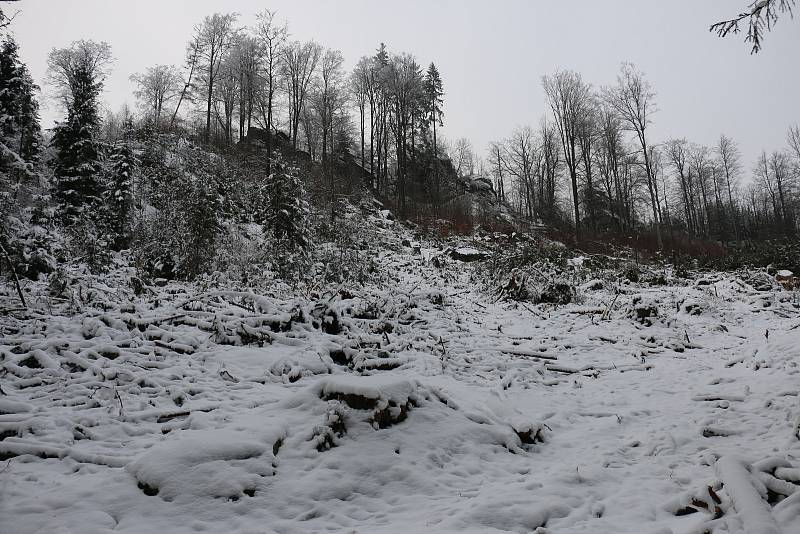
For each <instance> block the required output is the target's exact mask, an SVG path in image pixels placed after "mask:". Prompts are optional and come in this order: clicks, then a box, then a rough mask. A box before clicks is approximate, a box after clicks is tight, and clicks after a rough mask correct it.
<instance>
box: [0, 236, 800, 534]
mask: <svg viewBox="0 0 800 534" xmlns="http://www.w3.org/2000/svg"><path fill="white" fill-rule="evenodd" d="M389 226H391V225H389ZM395 231H396V230H395ZM395 237H396V239H395V241H392V243H391V244H390V245H391V246H389V245H387V246H384V247H381V248H379V249H378V251H377V252H375V255H374V258H373V260H374V261H375V262H376V263H377V264H378V265H380V267H381V269H382V273H383V274H382V278H381V280H380V281H379V282H374V283H366V284H364V285H348V284H336V285H331V284H328V285H327V286H325V287H324V288H317V289H315V290H313V291H307V292H305V293H303V294H291V292H290V291H281V292H278V293H275V294H267V292H265V291H260V292H259V291H257V290H254V289H245V290H242V289H234V288H231V287H226V288H216V289H211V288H207V287H206V288H201V287H199V286H196V285H188V284H168V285H166V286H164V287H158V288H155V287H153V288H150V290H151V291H153V294H150V295H147V294H144V295H141V296H136V295H134V293H133V291H132V290H131V291H128V290H122V289H119V288H120V287H123V286H124V285H125V284H123V283H122V282H121V280H110V279H106V280H105V282H104V281H103V279H102V278H98V279H96V280H94V282H93V283H92V284H91V285H90V287H81V289H80V290H78V289H77V287H76V288H75V292H77V293H78V294H76V293H70V290H69V289H68V288H67V287H65V288H63V293H64V295H65V296H63V297H62V298H61V299H50V300H48V301H47V302H46V305H45V303H44V301H42V302H38V304H37V303H36V302H35V303H34V307H35V308H36V311H30V312H27V313H11V314H9V315H7V316H6V317H4V318H3V320H2V327H1V328H2V337H0V358H2V360H0V362H1V363H2V367H3V374H2V377H0V387H2V391H3V394H0V458H2V459H3V463H2V464H0V471H1V472H0V532H3V533H5V532H9V533H15V534H16V533H33V532H42V533H44V532H75V533H94V532H97V533H99V532H156V531H165V532H196V531H208V532H223V531H224V532H265V531H266V532H318V531H331V532H370V533H371V532H409V531H411V532H434V531H435V532H506V531H511V532H532V531H536V532H540V533H543V532H631V533H634V532H636V533H638V532H652V533H656V532H658V533H670V532H671V533H674V534H682V533H687V534H688V533H691V532H698V533H699V532H705V531H713V532H730V533H734V532H756V531H763V532H787V533H788V532H797V531H800V500H799V499H798V495H800V492H798V491H797V489H798V488H800V485H798V483H800V460H799V459H798V456H799V455H800V435H798V425H799V424H800V419H798V417H800V403H799V402H798V398H799V395H800V388H799V387H798V378H800V377H799V376H798V370H799V369H798V362H800V345H799V344H798V343H797V341H798V340H800V314H799V313H798V309H797V308H796V306H795V303H796V300H793V297H792V296H791V294H790V293H788V292H780V291H778V290H777V289H776V288H771V289H769V290H766V291H758V290H756V289H754V288H753V287H752V285H751V284H749V283H748V282H747V281H746V280H743V279H742V277H739V276H736V275H730V274H728V275H726V274H712V275H709V276H705V277H701V278H699V279H698V280H684V281H683V282H682V283H680V284H678V283H671V284H669V285H653V284H650V283H646V282H639V283H634V282H628V283H624V284H623V283H613V284H610V283H609V281H614V280H613V277H612V276H611V275H609V273H606V272H599V271H598V272H595V271H586V272H580V273H579V274H580V276H577V275H574V274H573V275H570V276H572V277H573V278H575V279H578V278H580V279H585V280H587V282H586V283H584V284H582V285H581V286H580V287H579V288H578V295H577V296H578V297H579V298H578V299H577V302H575V303H572V304H567V305H553V304H538V305H537V304H533V303H530V302H517V301H503V300H493V299H488V298H487V296H486V294H485V293H484V292H482V291H481V289H480V286H481V284H479V283H478V278H477V277H476V275H475V273H474V272H473V270H472V269H471V268H470V267H468V264H465V263H461V262H459V261H455V260H453V259H450V258H448V257H447V256H446V254H444V253H443V252H442V251H440V250H439V249H438V248H436V247H433V246H429V245H426V244H425V243H422V244H420V245H417V244H416V243H413V244H412V245H411V246H407V247H403V246H401V245H400V244H399V243H400V241H401V238H403V237H404V236H402V235H397V236H395ZM406 237H407V238H408V241H409V242H410V236H406ZM387 239H388V237H387ZM393 239H394V238H393ZM571 268H573V269H578V270H580V269H588V268H587V267H584V266H581V265H580V263H578V264H577V265H573V266H571ZM115 272H116V275H114V276H121V277H122V278H124V276H125V271H124V269H122V270H117V271H115ZM762 289H763V288H762ZM8 295H9V299H10V298H12V297H13V294H12V293H11V292H10V290H9V293H8ZM754 525H755V526H754ZM537 529H538V530H537ZM758 529H760V530H758Z"/></svg>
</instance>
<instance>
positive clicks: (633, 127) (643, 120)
mask: <svg viewBox="0 0 800 534" xmlns="http://www.w3.org/2000/svg"><path fill="white" fill-rule="evenodd" d="M603 96H604V98H605V100H606V102H607V103H608V105H609V106H611V108H612V109H614V110H615V111H616V112H617V114H618V115H619V116H620V118H621V119H622V120H623V121H624V122H625V124H626V125H627V128H628V129H629V130H630V131H632V132H634V133H635V134H636V137H637V140H638V141H639V146H640V147H641V153H642V158H643V160H644V170H645V177H646V179H647V189H648V193H649V196H650V204H651V208H652V210H653V224H654V225H655V229H656V237H657V239H658V247H659V248H660V249H663V248H664V242H663V239H662V237H661V213H660V212H659V209H658V204H659V192H658V181H657V180H656V177H655V174H654V172H653V168H652V165H651V162H650V151H649V150H648V145H647V127H648V126H649V125H650V122H651V120H650V116H651V115H652V114H653V113H654V112H655V111H656V107H655V104H654V102H653V99H654V98H655V92H653V90H652V88H651V87H650V83H649V82H648V81H647V80H646V79H645V78H644V75H643V74H642V73H641V72H640V71H639V70H638V69H637V68H636V67H635V66H634V65H632V64H631V63H623V64H622V67H621V69H620V73H619V75H618V76H617V85H616V86H613V87H609V88H606V89H605V90H604V91H603Z"/></svg>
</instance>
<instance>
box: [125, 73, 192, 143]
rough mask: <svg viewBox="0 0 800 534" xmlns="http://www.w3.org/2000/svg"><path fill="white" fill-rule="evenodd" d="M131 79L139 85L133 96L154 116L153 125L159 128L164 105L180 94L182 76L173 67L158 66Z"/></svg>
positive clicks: (132, 76) (133, 75)
mask: <svg viewBox="0 0 800 534" xmlns="http://www.w3.org/2000/svg"><path fill="white" fill-rule="evenodd" d="M130 79H131V81H132V82H134V83H136V85H137V89H136V91H134V93H133V94H134V95H135V96H136V98H138V99H139V101H140V102H141V104H142V106H143V107H144V109H145V110H147V113H148V114H152V117H153V123H154V125H155V127H156V128H158V127H159V125H160V124H161V112H162V110H163V108H164V104H166V103H167V102H169V101H170V100H172V99H173V98H175V97H177V96H178V95H179V94H180V91H181V85H182V83H183V80H182V79H181V76H180V74H179V73H178V71H177V69H176V68H175V67H174V66H173V65H156V66H154V67H150V68H148V69H147V70H146V71H144V72H142V73H136V74H132V75H131V77H130Z"/></svg>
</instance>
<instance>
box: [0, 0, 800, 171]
mask: <svg viewBox="0 0 800 534" xmlns="http://www.w3.org/2000/svg"><path fill="white" fill-rule="evenodd" d="M748 1H749V0H702V1H700V0H669V1H664V0H602V1H601V0H558V1H555V2H554V1H552V0H551V1H537V0H530V1H523V0H394V1H386V0H338V1H333V0H326V1H324V0H270V1H263V0H261V1H255V0H226V1H221V0H217V1H213V0H135V1H123V0H22V1H21V2H15V3H4V9H5V10H6V11H7V12H13V11H15V10H20V11H21V13H20V14H19V16H18V17H17V19H16V20H15V22H14V27H15V33H16V36H17V39H18V41H19V44H20V48H21V54H22V57H23V59H24V60H25V61H26V62H27V63H28V65H29V67H30V69H31V71H32V73H33V75H34V77H35V79H36V80H37V81H38V82H39V83H40V84H41V83H42V82H43V78H44V73H45V67H46V66H45V61H46V57H47V53H48V52H49V51H50V50H51V49H52V48H53V47H63V46H67V45H69V43H70V42H71V41H73V40H76V39H81V38H83V39H94V40H97V41H100V40H105V41H108V42H109V43H110V44H111V46H112V50H113V54H114V57H115V58H116V61H115V64H114V70H113V73H112V74H111V77H110V78H109V80H108V82H107V91H106V94H105V98H106V101H107V103H108V106H109V107H110V108H111V109H113V110H116V109H118V108H119V107H120V105H121V104H122V103H123V102H125V101H128V102H129V103H131V104H134V102H133V98H132V96H131V92H132V85H131V83H130V82H129V81H128V76H129V75H130V74H131V73H134V72H137V71H142V70H144V69H145V68H146V67H148V66H151V65H155V64H159V63H165V64H170V63H173V64H176V65H180V64H181V62H182V60H183V53H184V48H185V43H186V41H187V40H188V38H189V35H190V33H191V31H192V27H193V26H194V25H195V24H197V23H198V22H200V21H201V20H202V18H203V17H204V16H205V15H208V14H211V13H214V12H237V13H239V14H240V15H241V17H240V22H241V23H242V24H243V25H244V24H248V23H250V22H251V21H252V20H253V18H254V17H253V15H254V13H256V12H257V11H260V10H262V9H264V8H270V9H273V10H277V11H278V16H279V18H283V19H286V20H288V22H289V30H290V32H291V35H292V38H294V39H301V40H307V39H315V40H316V41H318V42H319V43H321V44H322V45H324V46H327V47H329V48H337V49H340V50H341V51H342V52H343V54H344V56H345V59H346V61H347V65H348V67H351V66H352V65H353V64H354V63H355V62H356V61H357V60H358V58H359V57H360V56H362V55H366V54H372V53H373V52H374V50H375V49H376V48H377V46H378V44H379V43H380V42H381V41H383V42H385V43H386V44H387V45H388V47H389V49H390V50H391V51H393V52H401V51H405V52H410V53H412V54H414V55H415V56H416V57H417V58H418V60H419V62H420V63H421V64H423V65H427V64H428V63H430V62H431V61H434V62H435V63H436V64H437V65H438V66H439V70H440V71H441V73H442V77H443V79H444V84H445V91H446V96H445V119H444V120H445V131H444V133H445V135H446V136H447V137H448V138H449V139H455V138H457V137H467V138H469V139H470V140H471V141H472V143H473V144H474V146H475V147H476V149H477V150H478V151H480V152H481V153H482V154H483V152H484V149H485V147H486V145H487V144H488V143H489V142H490V141H492V140H496V139H502V138H504V137H506V136H507V135H508V134H509V133H510V132H511V130H512V129H513V128H514V127H515V126H518V125H522V124H531V125H536V124H537V123H538V121H539V117H541V116H542V114H544V113H545V112H546V111H547V108H546V105H545V100H544V94H543V91H542V88H541V76H542V75H543V74H549V73H552V72H554V71H555V70H556V69H572V70H575V71H578V72H580V73H581V74H582V75H583V76H584V79H586V80H587V81H589V82H591V83H593V84H595V85H604V84H608V83H611V82H613V81H614V79H615V76H616V72H617V70H618V68H619V64H620V62H622V61H631V62H633V63H635V64H636V65H637V66H638V67H639V68H640V69H642V70H643V71H644V72H645V74H646V75H647V77H648V79H649V80H650V81H651V83H652V85H653V87H654V88H655V90H656V92H657V93H658V96H657V103H658V107H659V112H658V113H657V114H656V115H655V116H654V124H653V126H652V132H651V136H652V141H653V142H660V141H663V140H666V139H668V138H671V137H687V138H688V139H690V140H692V141H695V142H699V143H704V144H708V145H711V144H713V143H714V142H715V141H716V139H717V138H718V137H719V134H720V133H723V132H724V133H726V134H727V135H729V136H732V137H733V138H735V139H736V141H737V142H739V144H740V146H741V147H742V150H743V152H744V156H745V160H746V163H747V164H748V166H749V165H750V164H751V163H752V161H754V159H755V157H756V155H757V153H758V152H759V151H760V150H761V149H767V150H772V149H774V148H780V147H782V146H783V145H784V142H785V133H786V130H787V128H788V126H789V125H790V124H793V123H796V122H800V91H798V87H799V86H800V69H798V66H800V58H799V57H798V52H800V20H792V19H789V18H788V17H785V19H783V20H781V21H780V22H779V24H778V26H777V27H776V29H775V30H774V31H773V32H772V33H771V34H769V35H768V38H767V41H766V46H765V49H764V50H763V52H761V53H760V54H758V55H755V56H751V55H750V54H749V47H748V46H747V45H745V44H744V43H743V38H742V36H741V35H740V36H735V37H731V38H728V39H725V40H721V39H718V38H716V37H715V36H714V35H713V34H711V33H709V32H708V26H709V24H710V23H711V22H713V21H716V20H718V19H720V18H726V17H730V16H732V15H733V14H734V13H737V12H739V11H740V10H741V9H742V8H743V7H744V6H745V5H746V4H747V3H748ZM58 114H59V112H58V110H57V109H56V108H55V106H50V107H49V108H48V109H45V110H44V111H43V119H44V120H43V126H45V127H50V126H52V121H53V119H55V118H58ZM748 174H749V172H748Z"/></svg>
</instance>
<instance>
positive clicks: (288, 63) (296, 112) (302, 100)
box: [282, 41, 322, 148]
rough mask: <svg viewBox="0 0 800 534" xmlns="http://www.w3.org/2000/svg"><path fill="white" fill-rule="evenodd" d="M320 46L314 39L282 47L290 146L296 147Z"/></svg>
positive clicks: (319, 54) (320, 50)
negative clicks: (287, 93) (287, 99)
mask: <svg viewBox="0 0 800 534" xmlns="http://www.w3.org/2000/svg"><path fill="white" fill-rule="evenodd" d="M321 55H322V47H321V46H320V45H318V44H317V43H315V42H314V41H308V42H306V43H301V42H300V41H294V42H292V43H290V44H288V45H286V46H285V47H284V48H283V64H282V67H283V71H284V74H285V76H286V86H287V90H288V92H289V129H290V130H291V135H292V147H293V148H297V132H298V129H299V126H300V119H301V118H302V115H303V109H304V107H305V104H306V97H307V96H308V90H309V87H310V84H311V80H312V79H313V77H314V72H315V71H316V69H317V63H319V59H320V56H321Z"/></svg>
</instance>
